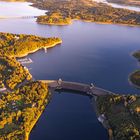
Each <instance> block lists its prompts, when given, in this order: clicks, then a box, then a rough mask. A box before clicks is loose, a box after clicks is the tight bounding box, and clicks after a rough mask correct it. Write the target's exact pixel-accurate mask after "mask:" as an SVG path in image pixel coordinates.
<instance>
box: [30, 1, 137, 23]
mask: <svg viewBox="0 0 140 140" xmlns="http://www.w3.org/2000/svg"><path fill="white" fill-rule="evenodd" d="M32 2H33V4H32V6H34V7H37V8H39V9H43V10H47V12H46V15H44V16H39V17H38V18H37V22H38V23H39V24H48V25H69V24H71V23H72V21H74V20H82V21H86V22H97V23H105V24H123V25H131V26H136V25H137V26H139V25H140V18H139V17H140V12H135V11H130V10H127V9H120V8H113V7H111V6H109V5H107V4H104V3H96V2H93V1H92V0H70V1H67V0H64V1H60V0H46V1H43V0H42V1H32Z"/></svg>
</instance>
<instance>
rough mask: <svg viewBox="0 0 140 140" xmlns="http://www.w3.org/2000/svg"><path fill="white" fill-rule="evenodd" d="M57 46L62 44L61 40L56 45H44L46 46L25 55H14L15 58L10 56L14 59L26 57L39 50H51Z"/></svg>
mask: <svg viewBox="0 0 140 140" xmlns="http://www.w3.org/2000/svg"><path fill="white" fill-rule="evenodd" d="M59 44H62V40H61V41H59V42H56V43H54V44H52V45H48V46H47V45H46V46H43V47H41V48H37V49H35V50H32V51H29V52H27V53H25V54H21V55H15V56H12V57H16V58H22V57H26V56H28V55H29V54H33V53H35V52H37V51H39V50H41V49H49V48H53V47H55V46H56V45H59Z"/></svg>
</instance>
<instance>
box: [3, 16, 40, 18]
mask: <svg viewBox="0 0 140 140" xmlns="http://www.w3.org/2000/svg"><path fill="white" fill-rule="evenodd" d="M37 17H38V16H0V19H32V18H37Z"/></svg>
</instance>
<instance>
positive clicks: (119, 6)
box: [93, 0, 140, 12]
mask: <svg viewBox="0 0 140 140" xmlns="http://www.w3.org/2000/svg"><path fill="white" fill-rule="evenodd" d="M93 1H95V2H97V3H105V4H107V5H110V6H112V7H114V8H123V9H128V10H134V11H137V12H140V7H136V6H127V5H121V4H116V3H111V2H108V1H107V0H93Z"/></svg>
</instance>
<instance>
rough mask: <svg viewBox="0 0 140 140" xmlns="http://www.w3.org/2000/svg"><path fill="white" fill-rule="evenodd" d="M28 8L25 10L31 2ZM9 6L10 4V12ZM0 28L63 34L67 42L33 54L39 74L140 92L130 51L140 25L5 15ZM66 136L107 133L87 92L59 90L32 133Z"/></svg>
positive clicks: (89, 139)
mask: <svg viewBox="0 0 140 140" xmlns="http://www.w3.org/2000/svg"><path fill="white" fill-rule="evenodd" d="M7 4H8V3H7ZM9 4H11V3H9ZM16 8H17V6H15V9H16ZM23 9H24V8H23ZM24 10H25V11H26V6H25V9H24ZM7 11H10V9H9V10H8V9H6V11H5V12H7ZM22 12H23V11H22ZM0 13H1V7H0ZM0 31H1V32H11V33H24V34H34V35H39V36H43V37H50V36H58V37H61V38H62V40H63V43H62V45H59V46H57V47H55V48H53V49H49V50H48V52H47V53H44V50H40V51H38V52H37V53H34V54H32V55H29V56H28V57H30V58H31V59H32V60H33V63H32V64H30V65H28V68H31V70H30V71H31V73H32V75H33V77H34V78H35V79H58V78H62V79H64V80H68V81H77V82H83V83H91V82H92V83H94V84H95V85H96V86H98V87H102V88H105V89H107V90H110V91H112V92H116V93H120V94H128V93H132V94H135V93H137V94H139V93H140V92H139V90H137V89H135V88H134V87H133V86H131V85H130V84H129V83H128V75H129V74H130V73H131V72H132V71H134V70H136V69H138V68H140V66H139V64H138V63H137V61H136V60H135V59H134V58H133V57H131V55H130V54H131V52H133V51H135V50H138V49H139V47H140V39H139V37H140V28H138V27H129V26H121V25H103V24H95V23H85V22H80V21H76V22H74V23H73V24H72V25H69V26H62V27H61V26H48V25H39V24H37V23H36V22H35V19H16V20H12V19H9V20H8V19H6V20H0ZM66 139H67V140H107V139H108V136H107V132H106V130H105V129H104V128H103V127H102V125H101V124H100V123H99V122H98V120H97V118H96V114H95V112H94V108H93V107H92V103H91V100H90V99H89V98H88V97H85V96H82V95H76V94H72V93H61V94H58V93H56V94H55V95H54V96H53V98H52V101H51V103H50V104H49V105H48V106H47V107H46V109H45V111H44V113H43V114H42V116H41V118H40V119H39V121H38V123H37V125H36V127H35V128H34V129H33V131H32V133H31V136H30V140H66Z"/></svg>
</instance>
